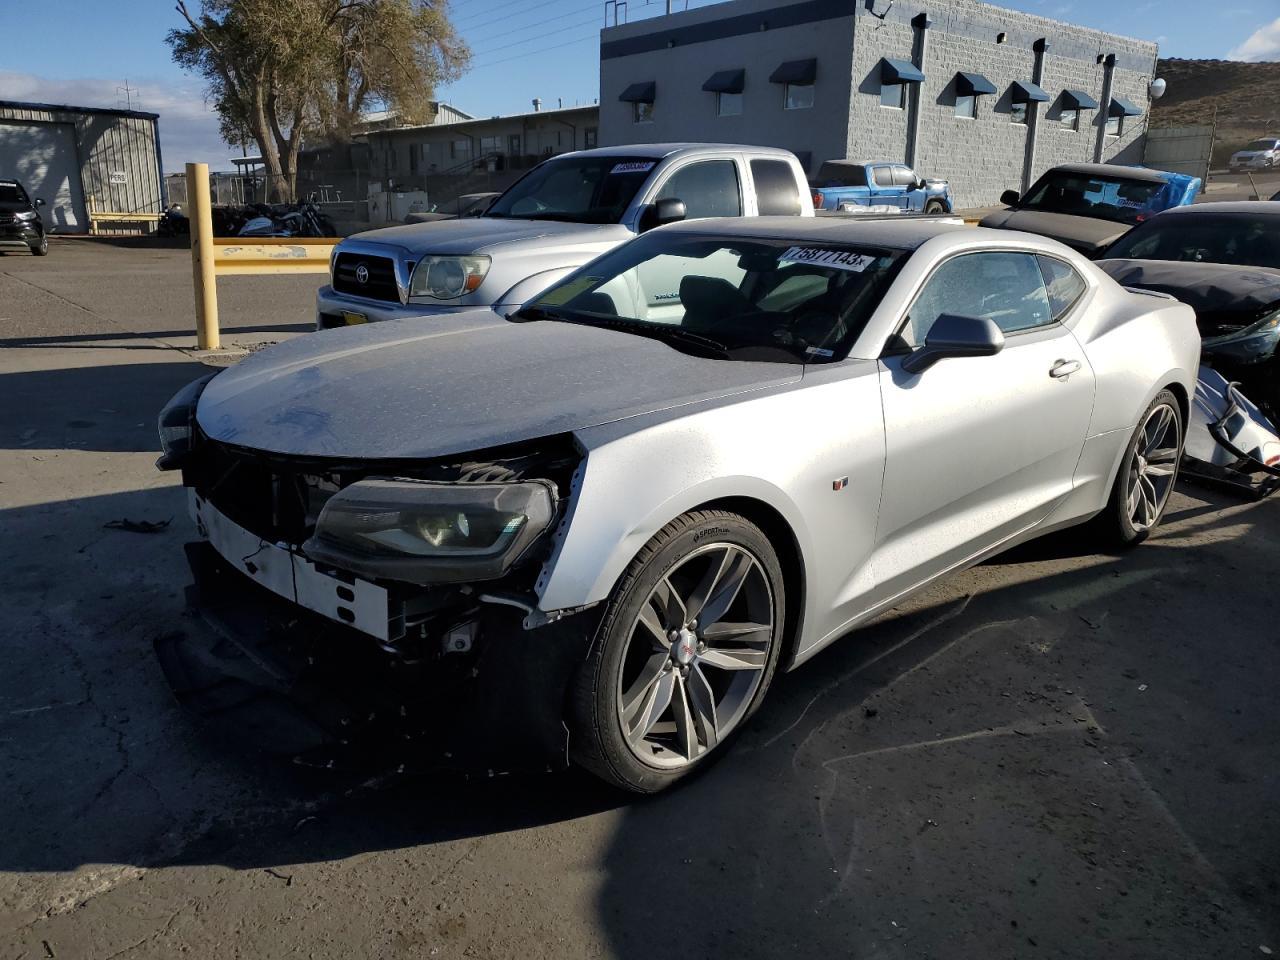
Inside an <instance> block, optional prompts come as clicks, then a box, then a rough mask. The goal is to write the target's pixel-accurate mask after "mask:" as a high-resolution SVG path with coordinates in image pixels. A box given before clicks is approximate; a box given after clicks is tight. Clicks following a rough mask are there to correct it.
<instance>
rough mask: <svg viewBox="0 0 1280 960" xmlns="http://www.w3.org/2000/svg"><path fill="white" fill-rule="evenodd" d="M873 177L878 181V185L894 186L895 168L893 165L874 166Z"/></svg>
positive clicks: (872, 169)
mask: <svg viewBox="0 0 1280 960" xmlns="http://www.w3.org/2000/svg"><path fill="white" fill-rule="evenodd" d="M871 179H873V180H874V181H875V182H876V186H877V187H892V186H893V168H892V167H872V168H871Z"/></svg>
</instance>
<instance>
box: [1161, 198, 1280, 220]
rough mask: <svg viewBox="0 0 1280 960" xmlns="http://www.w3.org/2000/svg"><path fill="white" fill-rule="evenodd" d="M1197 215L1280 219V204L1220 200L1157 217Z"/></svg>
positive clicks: (1170, 210)
mask: <svg viewBox="0 0 1280 960" xmlns="http://www.w3.org/2000/svg"><path fill="white" fill-rule="evenodd" d="M1189 213H1190V214H1195V213H1251V214H1254V215H1257V214H1262V215H1263V216H1264V217H1280V202H1276V201H1275V200H1218V201H1216V202H1213V203H1193V204H1191V205H1190V206H1186V207H1170V208H1169V209H1168V210H1161V211H1160V213H1159V214H1157V216H1161V217H1167V216H1170V215H1172V214H1177V215H1178V216H1180V217H1183V216H1186V215H1187V214H1189Z"/></svg>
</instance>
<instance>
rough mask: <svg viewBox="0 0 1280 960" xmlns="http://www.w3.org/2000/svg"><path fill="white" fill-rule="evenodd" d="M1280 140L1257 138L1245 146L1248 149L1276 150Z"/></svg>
mask: <svg viewBox="0 0 1280 960" xmlns="http://www.w3.org/2000/svg"><path fill="white" fill-rule="evenodd" d="M1276 144H1280V140H1255V141H1253V143H1251V144H1249V145H1248V146H1247V147H1245V149H1246V150H1274V149H1275V148H1276Z"/></svg>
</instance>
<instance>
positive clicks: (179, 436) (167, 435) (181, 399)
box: [156, 371, 217, 470]
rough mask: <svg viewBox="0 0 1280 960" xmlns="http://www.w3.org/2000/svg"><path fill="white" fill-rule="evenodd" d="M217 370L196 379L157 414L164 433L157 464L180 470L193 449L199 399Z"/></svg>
mask: <svg viewBox="0 0 1280 960" xmlns="http://www.w3.org/2000/svg"><path fill="white" fill-rule="evenodd" d="M215 376H217V373H216V371H215V372H214V373H210V374H208V375H206V376H203V377H201V378H200V379H198V380H193V381H191V382H190V383H189V384H187V385H186V386H185V387H183V388H182V389H181V390H179V391H178V392H177V393H175V394H174V395H173V398H172V399H171V400H170V401H169V402H168V403H166V404H165V405H164V408H163V409H162V410H161V411H160V416H159V417H158V418H157V422H156V428H157V430H158V431H159V433H160V451H161V452H160V457H159V459H157V460H156V466H157V467H158V468H159V469H161V470H177V469H178V467H180V466H181V465H182V459H183V457H185V456H186V455H187V454H188V453H190V451H191V430H192V427H193V425H194V423H195V415H196V403H197V402H198V401H199V400H200V394H202V393H203V392H204V388H205V386H207V385H208V383H209V381H210V380H212V379H213V378H214V377H215Z"/></svg>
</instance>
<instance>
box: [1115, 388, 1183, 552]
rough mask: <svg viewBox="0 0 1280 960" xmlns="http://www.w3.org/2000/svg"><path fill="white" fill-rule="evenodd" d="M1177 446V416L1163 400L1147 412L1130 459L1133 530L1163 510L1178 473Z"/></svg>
mask: <svg viewBox="0 0 1280 960" xmlns="http://www.w3.org/2000/svg"><path fill="white" fill-rule="evenodd" d="M1180 446H1181V437H1180V436H1179V432H1178V415H1177V413H1176V411H1174V409H1173V408H1172V407H1171V406H1169V405H1168V404H1167V403H1162V404H1160V405H1159V406H1157V407H1155V408H1154V409H1152V410H1151V412H1150V413H1149V414H1147V419H1146V421H1145V422H1144V423H1143V425H1142V430H1141V431H1140V433H1139V436H1138V442H1137V445H1136V446H1135V447H1134V449H1133V459H1132V460H1131V461H1130V462H1129V480H1128V485H1127V486H1126V488H1125V495H1126V505H1127V510H1128V514H1129V522H1130V523H1131V524H1132V525H1133V528H1134V530H1150V529H1151V528H1152V527H1154V526H1155V525H1156V523H1157V522H1158V521H1159V519H1160V514H1161V513H1163V512H1164V507H1165V504H1166V503H1167V502H1168V500H1169V494H1170V493H1171V492H1172V491H1173V483H1174V480H1175V479H1176V477H1177V473H1178V457H1179V455H1180V452H1181V451H1180Z"/></svg>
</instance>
